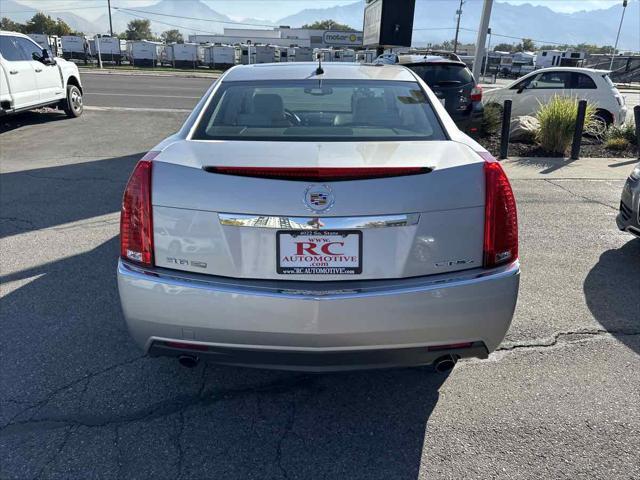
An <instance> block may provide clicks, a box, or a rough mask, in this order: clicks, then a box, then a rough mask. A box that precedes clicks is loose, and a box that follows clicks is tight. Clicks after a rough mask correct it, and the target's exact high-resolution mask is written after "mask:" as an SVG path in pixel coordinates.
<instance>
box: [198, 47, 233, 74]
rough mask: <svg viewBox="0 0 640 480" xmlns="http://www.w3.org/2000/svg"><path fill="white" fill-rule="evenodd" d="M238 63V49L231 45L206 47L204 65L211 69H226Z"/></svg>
mask: <svg viewBox="0 0 640 480" xmlns="http://www.w3.org/2000/svg"><path fill="white" fill-rule="evenodd" d="M235 62H236V49H235V47H232V46H231V45H207V46H205V47H204V64H205V65H207V66H208V67H209V68H219V69H226V68H230V67H232V66H233V65H234V64H235Z"/></svg>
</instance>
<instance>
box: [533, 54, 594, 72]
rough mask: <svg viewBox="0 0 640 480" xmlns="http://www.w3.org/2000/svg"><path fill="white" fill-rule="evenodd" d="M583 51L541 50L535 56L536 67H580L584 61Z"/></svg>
mask: <svg viewBox="0 0 640 480" xmlns="http://www.w3.org/2000/svg"><path fill="white" fill-rule="evenodd" d="M584 59H585V53H584V52H574V51H573V50H566V51H560V50H542V51H541V52H540V53H539V54H538V55H537V56H536V63H535V65H536V68H546V67H580V66H582V64H583V63H584Z"/></svg>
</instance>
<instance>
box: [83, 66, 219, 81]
mask: <svg viewBox="0 0 640 480" xmlns="http://www.w3.org/2000/svg"><path fill="white" fill-rule="evenodd" d="M79 70H80V73H81V74H84V75H89V74H93V75H122V76H127V77H174V78H211V79H216V78H218V77H220V75H221V74H219V73H181V72H138V71H135V70H108V69H103V70H100V69H93V68H80V69H79Z"/></svg>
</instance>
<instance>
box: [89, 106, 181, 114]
mask: <svg viewBox="0 0 640 480" xmlns="http://www.w3.org/2000/svg"><path fill="white" fill-rule="evenodd" d="M84 109H85V110H87V111H91V112H164V113H189V112H191V109H188V108H151V107H149V108H145V107H96V106H91V105H85V106H84Z"/></svg>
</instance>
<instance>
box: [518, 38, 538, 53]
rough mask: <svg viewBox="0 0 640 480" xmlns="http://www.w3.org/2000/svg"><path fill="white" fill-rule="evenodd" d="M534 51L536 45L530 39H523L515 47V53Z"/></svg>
mask: <svg viewBox="0 0 640 480" xmlns="http://www.w3.org/2000/svg"><path fill="white" fill-rule="evenodd" d="M535 49H536V45H535V43H533V40H531V39H530V38H523V39H522V42H521V43H519V44H518V45H517V46H516V52H533V51H534V50H535Z"/></svg>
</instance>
